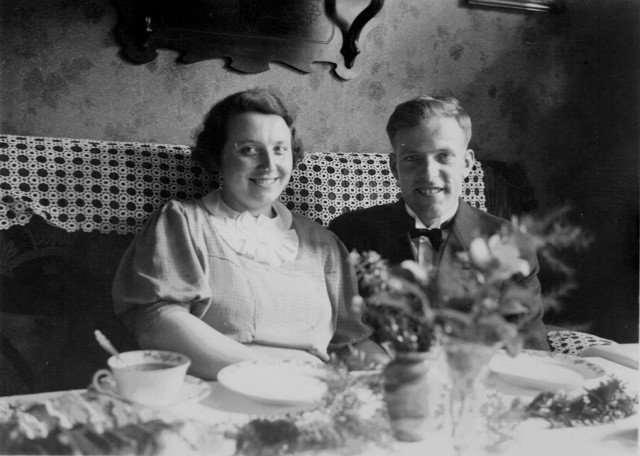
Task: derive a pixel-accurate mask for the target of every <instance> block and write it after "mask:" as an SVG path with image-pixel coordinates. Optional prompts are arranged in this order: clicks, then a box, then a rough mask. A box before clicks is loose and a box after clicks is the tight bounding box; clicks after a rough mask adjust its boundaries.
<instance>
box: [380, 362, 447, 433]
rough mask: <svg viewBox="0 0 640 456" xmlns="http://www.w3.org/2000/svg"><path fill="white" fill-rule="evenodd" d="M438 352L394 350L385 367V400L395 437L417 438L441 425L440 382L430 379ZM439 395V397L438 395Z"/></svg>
mask: <svg viewBox="0 0 640 456" xmlns="http://www.w3.org/2000/svg"><path fill="white" fill-rule="evenodd" d="M437 364H438V353H437V352H433V351H431V352H419V353H413V352H412V353H397V355H396V357H395V358H394V359H393V360H392V361H391V362H389V364H387V365H386V366H385V368H384V371H383V373H382V377H383V380H384V400H385V403H386V405H387V411H388V414H389V420H390V423H391V428H392V430H393V434H394V437H395V438H396V439H397V440H401V441H405V442H417V441H420V440H423V439H425V437H426V436H427V435H428V434H429V433H431V432H434V431H435V430H437V429H438V428H439V427H442V424H443V423H442V422H443V418H442V417H443V416H444V410H443V409H444V394H443V385H442V383H440V384H438V383H437V382H433V381H430V378H432V377H433V375H431V374H432V372H430V371H433V370H437V369H436V368H435V366H437ZM440 397H442V399H440V400H439V398H440Z"/></svg>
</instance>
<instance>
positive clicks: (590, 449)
mask: <svg viewBox="0 0 640 456" xmlns="http://www.w3.org/2000/svg"><path fill="white" fill-rule="evenodd" d="M587 359H588V360H589V361H591V362H593V363H594V364H597V365H599V366H601V367H602V368H604V369H605V371H606V372H607V373H609V374H614V375H616V376H617V377H618V378H620V379H621V380H623V381H625V382H626V383H627V387H628V391H629V392H630V393H632V394H638V389H639V388H638V385H639V382H638V380H639V379H640V378H639V373H638V371H637V370H634V369H630V368H628V367H625V366H623V365H620V364H617V363H615V362H612V361H608V360H606V359H602V358H596V357H593V358H587ZM601 380H602V378H601V379H598V382H599V381H601ZM594 381H595V380H594ZM210 385H211V388H212V392H211V395H210V396H209V397H207V398H206V399H204V400H203V401H201V402H200V403H197V404H182V405H177V406H173V407H171V408H170V409H169V410H167V412H168V413H171V414H174V415H177V416H179V417H181V418H193V419H198V420H203V421H207V422H219V423H228V422H236V423H238V424H241V423H245V422H247V421H248V420H249V419H250V418H251V416H258V415H269V414H282V413H286V412H288V411H294V410H295V409H292V408H290V407H282V406H274V405H269V404H265V403H260V402H257V401H254V400H252V399H249V398H245V397H242V396H239V395H237V394H235V393H233V392H231V391H229V390H227V389H226V388H224V387H223V386H222V385H220V384H219V383H217V382H210ZM58 394H60V393H59V392H54V393H42V394H33V395H26V396H9V397H5V398H1V399H0V400H3V401H5V400H9V401H16V400H19V401H26V402H32V401H41V400H46V399H47V398H50V397H53V396H55V395H58ZM529 421H530V422H529ZM529 421H528V422H526V423H525V424H523V425H522V426H521V427H520V430H519V432H518V433H517V434H516V436H515V438H514V439H513V440H512V441H511V442H509V443H508V444H506V445H505V446H504V447H503V448H502V449H501V450H500V451H499V452H495V453H492V454H495V455H501V456H502V455H503V456H511V455H514V456H529V455H530V456H627V455H628V456H637V454H638V425H639V424H640V423H639V421H638V415H635V416H633V417H630V418H627V419H624V420H619V421H617V422H616V423H614V424H601V425H595V426H580V427H574V428H562V429H548V428H547V427H546V424H545V423H544V422H542V420H529ZM395 448H396V450H397V451H398V454H399V455H405V456H413V455H416V456H418V455H419V456H425V455H438V456H454V451H453V449H452V447H451V444H450V442H449V440H448V439H447V438H446V436H445V435H443V434H442V433H434V434H433V436H432V437H431V438H429V439H427V440H425V441H422V442H417V443H403V442H397V443H396V444H395ZM233 452H234V443H233V441H228V444H227V445H223V447H221V448H218V451H217V452H216V454H219V455H227V454H228V455H229V456H231V455H232V454H233ZM364 454H366V455H367V456H386V455H387V454H388V451H387V450H378V449H374V450H371V451H367V452H366V453H364ZM474 456H475V455H474Z"/></svg>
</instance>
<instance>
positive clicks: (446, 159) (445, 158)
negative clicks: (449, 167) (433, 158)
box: [438, 152, 456, 163]
mask: <svg viewBox="0 0 640 456" xmlns="http://www.w3.org/2000/svg"><path fill="white" fill-rule="evenodd" d="M455 157H456V156H455V155H454V154H451V153H448V152H447V153H443V154H439V155H438V161H439V162H440V163H450V162H451V161H452V160H453V159H454V158H455Z"/></svg>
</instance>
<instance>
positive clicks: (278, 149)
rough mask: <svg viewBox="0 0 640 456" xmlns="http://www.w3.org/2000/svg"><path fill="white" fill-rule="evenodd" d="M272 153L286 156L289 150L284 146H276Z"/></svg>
mask: <svg viewBox="0 0 640 456" xmlns="http://www.w3.org/2000/svg"><path fill="white" fill-rule="evenodd" d="M273 151H274V152H275V153H276V154H277V155H286V154H288V153H289V148H288V147H286V146H276V147H274V148H273Z"/></svg>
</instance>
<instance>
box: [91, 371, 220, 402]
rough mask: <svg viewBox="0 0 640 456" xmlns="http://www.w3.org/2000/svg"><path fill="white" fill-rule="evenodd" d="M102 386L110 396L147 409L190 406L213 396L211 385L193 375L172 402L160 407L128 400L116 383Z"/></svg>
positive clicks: (105, 383) (183, 384)
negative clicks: (119, 390) (120, 392)
mask: <svg viewBox="0 0 640 456" xmlns="http://www.w3.org/2000/svg"><path fill="white" fill-rule="evenodd" d="M101 386H102V387H103V388H105V389H106V390H109V393H108V394H110V395H112V396H114V397H116V398H118V399H122V400H125V401H128V402H133V403H136V404H139V405H143V406H145V407H152V408H158V407H172V406H174V405H182V404H189V403H192V402H199V401H201V400H203V399H204V398H206V397H207V396H209V394H211V385H209V384H208V383H207V382H205V381H204V380H202V379H200V378H198V377H194V376H192V375H186V376H185V378H184V382H183V383H182V387H181V388H180V391H179V392H178V395H177V396H176V397H175V398H174V399H173V400H172V401H170V402H168V403H166V404H158V405H154V404H142V403H138V402H136V401H132V400H131V399H128V398H126V397H124V396H121V395H120V394H119V393H118V391H117V390H116V385H115V383H112V382H101Z"/></svg>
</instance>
